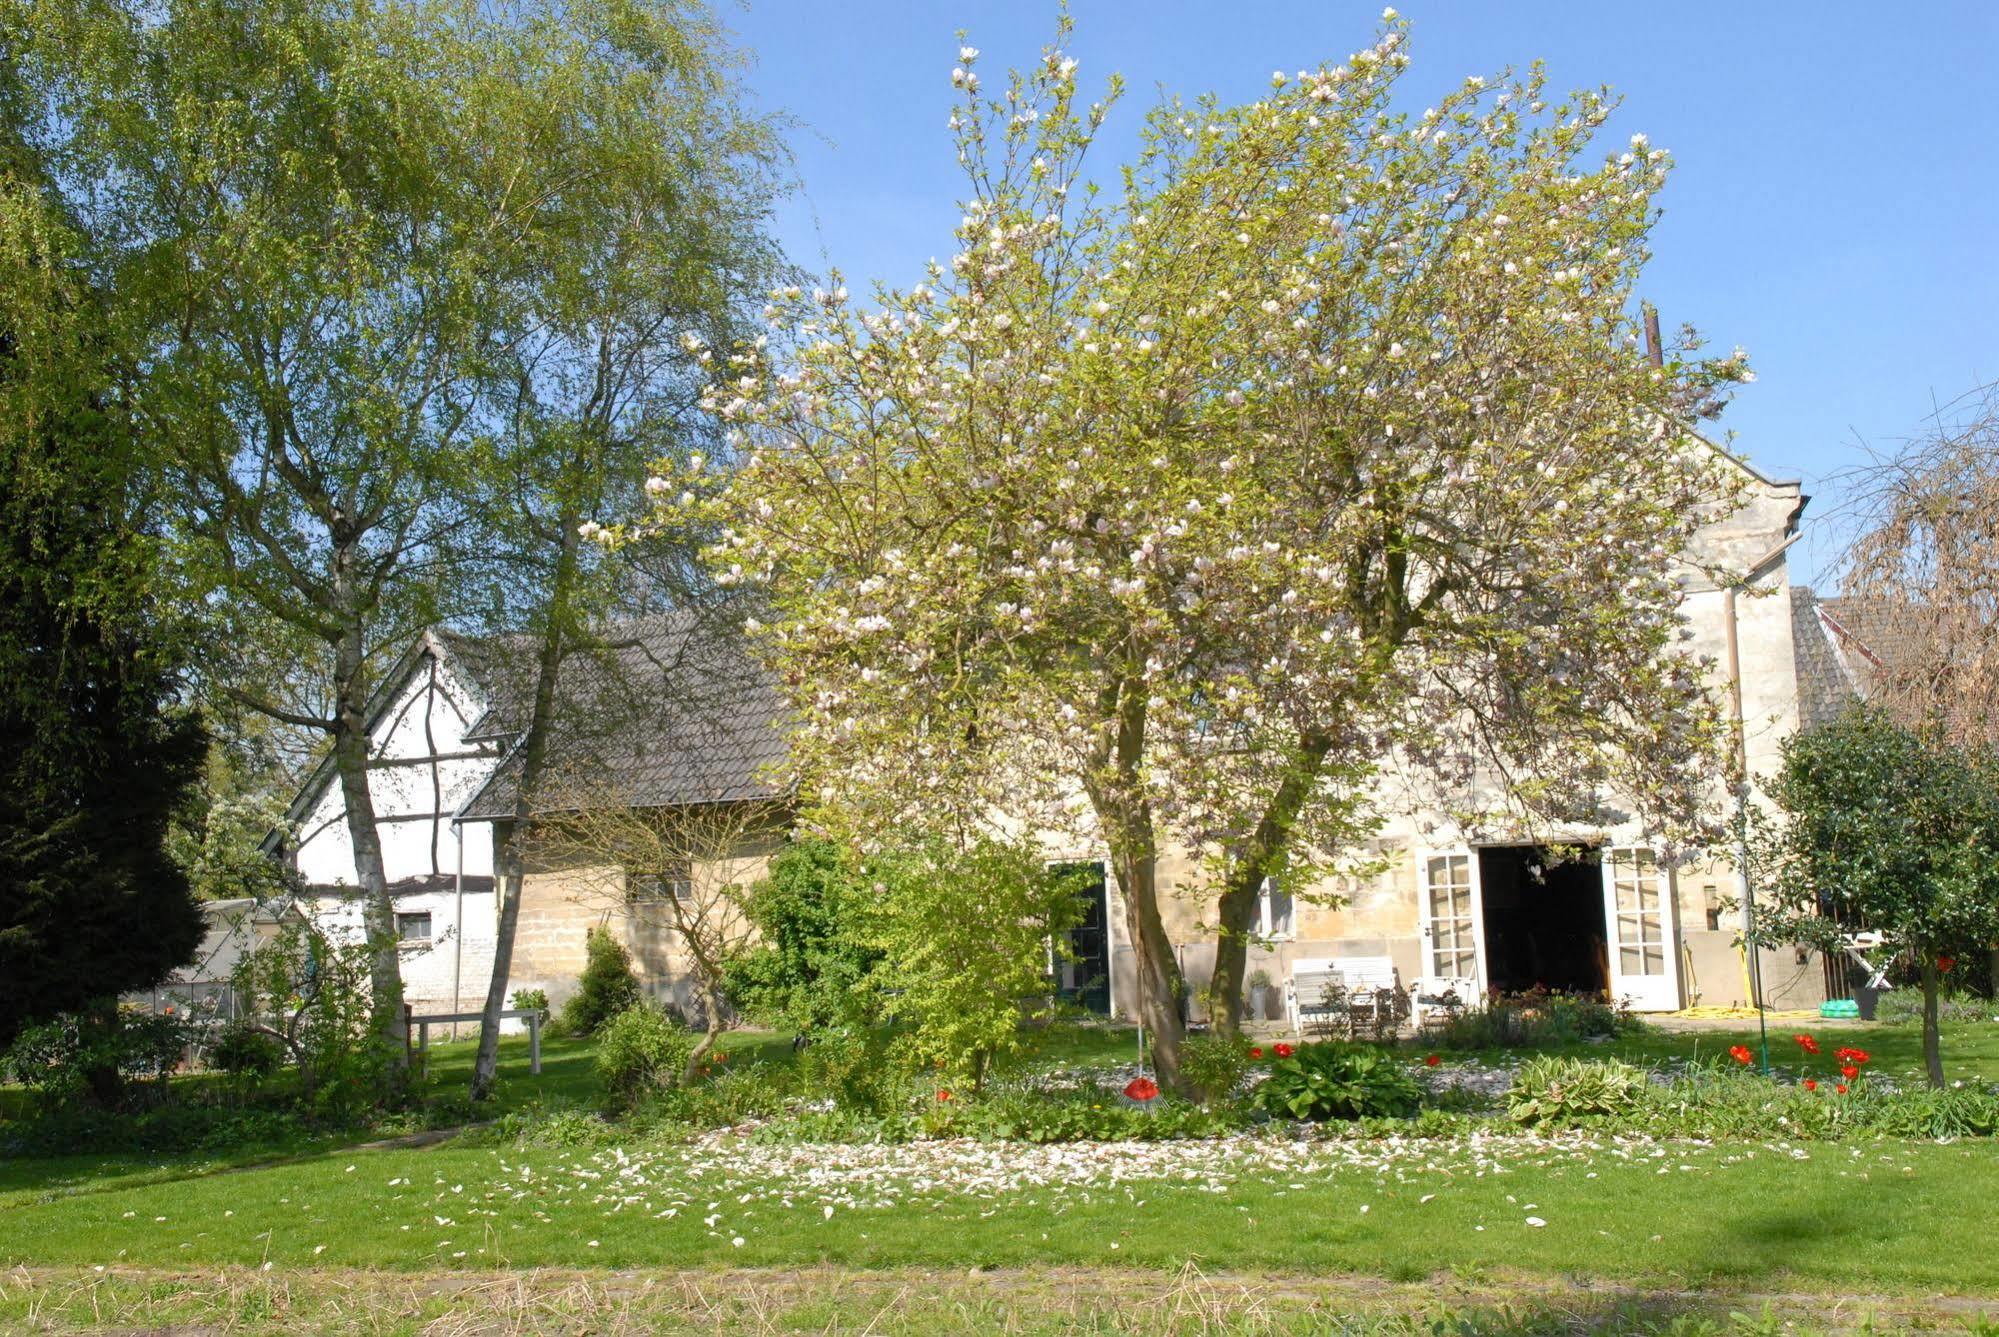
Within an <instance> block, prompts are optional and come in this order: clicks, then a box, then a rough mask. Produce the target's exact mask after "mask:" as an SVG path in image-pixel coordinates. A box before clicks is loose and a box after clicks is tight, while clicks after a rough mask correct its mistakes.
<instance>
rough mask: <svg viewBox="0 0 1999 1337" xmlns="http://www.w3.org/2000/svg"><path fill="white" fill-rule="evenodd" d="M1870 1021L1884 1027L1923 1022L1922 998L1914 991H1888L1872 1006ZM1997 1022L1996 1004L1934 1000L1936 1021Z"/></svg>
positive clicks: (1960, 998)
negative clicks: (1879, 1023)
mask: <svg viewBox="0 0 1999 1337" xmlns="http://www.w3.org/2000/svg"><path fill="white" fill-rule="evenodd" d="M1874 1017H1875V1019H1876V1020H1877V1021H1880V1022H1882V1023H1884V1024H1887V1025H1894V1024H1897V1023H1902V1022H1911V1021H1921V1020H1922V1019H1923V995H1922V992H1921V991H1920V990H1917V989H1890V990H1889V991H1888V992H1887V993H1884V994H1882V995H1881V997H1880V998H1879V999H1878V1000H1877V1001H1876V1002H1875V1005H1874ZM1995 1019H1999V1002H1995V1001H1994V1000H1992V999H1990V998H1970V997H1965V996H1963V995H1956V996H1952V995H1948V994H1947V995H1945V996H1944V997H1942V998H1939V999H1938V1000H1937V1020H1939V1021H1957V1022H1963V1021H1984V1022H1989V1021H1993V1020H1995Z"/></svg>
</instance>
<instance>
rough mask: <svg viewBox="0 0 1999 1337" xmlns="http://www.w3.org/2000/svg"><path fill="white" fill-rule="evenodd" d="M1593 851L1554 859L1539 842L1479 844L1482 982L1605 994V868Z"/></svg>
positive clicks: (1504, 989) (1512, 989) (1518, 989)
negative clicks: (1483, 971)
mask: <svg viewBox="0 0 1999 1337" xmlns="http://www.w3.org/2000/svg"><path fill="white" fill-rule="evenodd" d="M1598 859H1599V855H1598V853H1597V852H1596V851H1594V850H1590V851H1586V852H1584V854H1583V855H1582V857H1580V858H1575V859H1568V860H1565V861H1560V862H1558V861H1557V860H1556V858H1555V856H1554V854H1553V852H1552V851H1550V850H1548V849H1546V848H1544V847H1542V846H1539V845H1494V846H1487V847H1485V848H1483V849H1481V850H1479V852H1478V874H1479V889H1480V899H1481V900H1482V902H1483V903H1484V910H1485V967H1486V970H1485V977H1486V987H1487V988H1490V989H1494V990H1497V991H1498V992H1500V993H1525V992H1527V991H1529V990H1531V989H1536V988H1543V989H1550V990H1557V991H1560V992H1564V993H1581V994H1593V995H1608V994H1609V992H1610V955H1609V949H1608V942H1607V935H1606V933H1605V931H1604V919H1603V869H1602V866H1601V864H1600V863H1599V862H1598Z"/></svg>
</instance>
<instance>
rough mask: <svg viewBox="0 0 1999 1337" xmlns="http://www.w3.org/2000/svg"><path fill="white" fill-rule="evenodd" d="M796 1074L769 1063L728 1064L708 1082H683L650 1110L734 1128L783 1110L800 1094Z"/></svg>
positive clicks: (668, 1116)
mask: <svg viewBox="0 0 1999 1337" xmlns="http://www.w3.org/2000/svg"><path fill="white" fill-rule="evenodd" d="M799 1090H800V1084H799V1081H798V1077H797V1074H796V1072H795V1071H794V1070H792V1069H789V1068H782V1067H778V1066H776V1065H774V1064H769V1063H748V1064H744V1065H742V1066H740V1067H729V1068H725V1069H724V1070H723V1071H721V1072H718V1073H716V1074H715V1075H714V1076H713V1077H712V1078H710V1079H709V1080H707V1081H705V1082H695V1083H694V1084H693V1085H691V1086H681V1087H678V1088H675V1089H674V1090H672V1091H669V1092H667V1093H666V1094H665V1095H664V1096H662V1097H660V1098H659V1099H657V1100H655V1101H653V1102H652V1103H651V1105H649V1106H648V1109H647V1111H646V1112H647V1113H648V1114H652V1115H655V1116H656V1117H659V1118H663V1119H668V1120H671V1121H673V1122H676V1123H680V1124H684V1125H686V1126H688V1127H691V1128H733V1127H736V1126H737V1125H740V1124H745V1123H750V1122H753V1121H756V1120H761V1119H770V1118H775V1117H777V1116H778V1115H781V1114H783V1113H784V1112H785V1111H786V1109H787V1108H788V1107H789V1105H790V1103H791V1102H792V1101H793V1100H794V1098H795V1097H796V1096H797V1095H798V1093H799Z"/></svg>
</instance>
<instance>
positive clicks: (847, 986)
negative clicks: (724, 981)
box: [728, 840, 881, 1034]
mask: <svg viewBox="0 0 1999 1337" xmlns="http://www.w3.org/2000/svg"><path fill="white" fill-rule="evenodd" d="M870 894H871V893H870V890H869V886H868V883H867V882H866V881H865V880H864V878H863V876H862V873H861V871H860V869H859V868H858V867H856V866H855V865H854V864H853V863H852V862H851V861H850V860H848V859H847V858H846V857H845V855H844V854H843V853H842V852H841V850H840V847H839V846H837V845H835V844H833V843H832V842H831V841H827V840H799V841H794V842H793V843H791V844H790V845H787V846H785V848H784V850H783V851H782V852H780V853H779V854H778V856H777V857H776V858H774V859H772V860H771V862H770V869H769V872H768V873H767V874H766V875H765V877H764V878H763V879H762V880H761V881H759V882H758V883H756V884H755V885H754V886H752V887H751V888H750V889H749V892H748V894H747V896H746V897H745V901H744V905H743V912H744V914H745V915H746V916H748V918H749V920H750V922H751V923H752V924H753V925H754V926H755V927H756V931H757V945H756V946H755V947H754V948H752V949H751V950H750V951H748V952H746V953H744V954H743V955H741V956H739V957H738V958H736V960H734V961H733V962H731V963H730V965H729V969H728V992H729V996H730V997H731V998H732V999H734V1000H735V1002H736V1005H737V1006H738V1007H740V1008H741V1009H742V1010H743V1012H744V1014H745V1015H746V1016H750V1017H753V1018H755V1019H757V1020H759V1021H761V1022H764V1023H765V1024H767V1025H772V1026H778V1027H782V1028H785V1029H789V1030H795V1031H798V1032H800V1033H804V1034H813V1033H816V1032H818V1031H820V1030H821V1029H823V1028H826V1027H830V1026H837V1025H839V1024H840V1023H842V1022H844V1021H847V1020H850V1019H852V1018H853V1017H854V1013H855V1007H856V1004H855V1001H854V1000H855V999H856V998H857V997H858V996H859V994H860V989H861V984H862V981H864V980H865V979H866V978H867V976H868V973H869V972H870V971H871V970H873V968H874V967H875V965H876V964H877V963H878V962H879V961H880V959H881V954H880V952H879V951H878V950H876V949H875V948H873V947H872V946H870V945H869V944H868V943H867V942H866V941H865V939H864V935H863V934H862V933H861V932H860V930H859V927H858V920H859V917H860V914H861V913H862V909H863V907H864V906H865V904H866V902H867V899H868V897H869V895H870Z"/></svg>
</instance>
